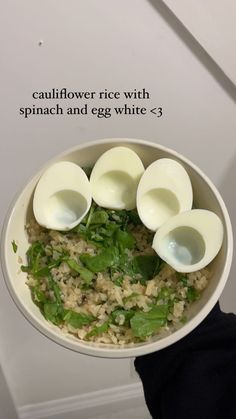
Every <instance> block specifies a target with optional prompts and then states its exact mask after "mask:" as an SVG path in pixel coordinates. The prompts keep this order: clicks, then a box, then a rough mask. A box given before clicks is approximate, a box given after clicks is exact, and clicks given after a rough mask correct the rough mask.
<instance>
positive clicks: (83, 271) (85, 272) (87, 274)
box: [66, 259, 94, 285]
mask: <svg viewBox="0 0 236 419" xmlns="http://www.w3.org/2000/svg"><path fill="white" fill-rule="evenodd" d="M66 263H67V264H68V266H69V267H70V268H71V269H72V270H73V271H75V272H77V273H78V274H80V276H81V278H82V279H83V280H84V281H85V283H86V284H87V285H88V284H90V283H91V281H92V280H93V278H94V274H93V272H91V271H90V270H89V269H87V268H85V267H84V266H81V265H79V264H78V263H77V262H76V261H75V260H74V259H68V260H67V261H66Z"/></svg>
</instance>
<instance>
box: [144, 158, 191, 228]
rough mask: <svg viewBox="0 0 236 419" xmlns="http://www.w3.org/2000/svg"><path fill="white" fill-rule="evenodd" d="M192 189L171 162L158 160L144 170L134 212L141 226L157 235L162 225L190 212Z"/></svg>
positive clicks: (181, 170)
mask: <svg viewBox="0 0 236 419" xmlns="http://www.w3.org/2000/svg"><path fill="white" fill-rule="evenodd" d="M192 203H193V191H192V185H191V181H190V178H189V175H188V173H187V172H186V170H185V169H184V167H183V166H182V165H181V164H180V163H178V162H177V161H175V160H173V159H167V158H163V159H159V160H156V161H154V162H153V163H151V164H150V166H148V167H147V169H146V170H145V172H144V174H143V176H142V177H141V180H140V182H139V185H138V190H137V210H138V214H139V217H140V219H141V220H142V222H143V224H144V225H145V226H146V227H147V228H149V229H150V230H152V231H156V230H157V229H158V228H159V227H160V226H161V225H162V224H163V223H164V222H165V221H167V220H168V219H169V218H170V217H173V216H174V215H176V214H179V213H180V212H183V211H187V210H190V209H191V208H192Z"/></svg>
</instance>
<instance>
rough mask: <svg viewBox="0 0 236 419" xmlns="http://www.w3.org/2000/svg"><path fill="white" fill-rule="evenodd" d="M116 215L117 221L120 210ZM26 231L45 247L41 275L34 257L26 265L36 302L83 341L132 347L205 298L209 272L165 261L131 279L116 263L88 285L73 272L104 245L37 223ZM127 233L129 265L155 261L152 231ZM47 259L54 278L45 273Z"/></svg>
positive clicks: (139, 228) (173, 324)
mask: <svg viewBox="0 0 236 419" xmlns="http://www.w3.org/2000/svg"><path fill="white" fill-rule="evenodd" d="M110 212H112V211H110ZM112 213H113V222H114V223H115V219H116V212H115V211H113V212H112ZM26 228H27V233H28V237H29V241H30V243H31V245H34V244H36V245H37V244H38V243H40V246H41V247H40V246H39V249H41V250H40V251H39V252H38V253H37V255H38V254H40V256H37V257H38V260H40V269H41V271H40V273H39V271H38V273H37V274H35V272H36V271H35V270H34V272H32V270H30V269H29V264H30V262H32V260H31V261H30V260H29V259H30V257H29V254H28V266H26V267H23V269H24V270H25V271H26V272H27V277H28V278H27V285H28V286H29V287H30V289H31V292H32V297H33V300H34V302H35V303H36V304H37V305H38V306H39V307H40V309H41V311H42V313H43V314H44V316H45V317H46V319H47V320H49V321H52V322H53V323H54V324H56V325H57V326H58V327H60V328H61V330H62V331H63V332H65V333H71V334H73V335H74V336H76V337H77V338H78V339H80V340H85V341H92V342H97V343H104V344H114V345H127V344H134V343H137V342H142V341H148V340H150V339H151V338H152V337H153V336H157V335H159V336H161V335H162V334H163V333H164V334H165V333H168V332H170V331H171V330H173V328H177V327H179V326H180V325H181V324H182V323H184V322H185V321H186V310H187V308H188V307H189V305H190V304H192V302H193V301H194V300H196V299H198V298H200V295H201V293H202V291H203V290H204V289H205V288H206V287H207V284H208V280H209V277H210V273H209V270H208V269H202V270H200V271H197V272H194V273H189V274H179V273H177V272H176V271H175V270H174V269H173V268H172V267H170V266H169V265H167V264H166V263H165V262H163V261H161V260H159V261H158V263H159V266H158V269H157V270H156V272H155V273H154V276H153V277H151V278H150V277H149V278H148V279H145V278H142V276H141V274H140V273H139V272H136V273H135V275H132V274H130V273H129V270H127V271H126V272H125V271H122V272H121V271H119V270H117V269H116V267H114V266H113V265H111V266H110V267H109V268H107V269H104V270H103V271H101V272H93V273H92V274H91V276H92V279H91V278H90V277H89V280H87V282H86V281H85V279H84V277H83V276H84V275H82V276H81V274H80V273H79V272H78V270H77V271H76V269H73V268H76V267H77V268H78V266H79V265H80V266H82V267H83V268H86V269H88V267H87V266H86V265H85V264H83V263H82V262H81V260H83V258H81V255H86V257H87V258H89V261H91V260H92V258H94V257H95V256H96V255H99V254H100V253H101V247H99V246H97V245H96V243H95V242H93V240H87V239H86V238H85V237H84V235H83V234H80V232H74V231H69V232H66V233H65V232H63V233H62V232H58V231H53V230H46V229H44V228H42V227H41V226H39V225H38V224H37V222H36V221H35V220H34V219H33V220H31V221H30V223H29V224H28V225H27V226H26ZM94 231H95V230H94ZM96 231H97V230H96ZM101 231H102V230H101ZM127 231H128V233H129V234H130V235H132V237H133V239H134V243H135V244H134V245H133V247H132V246H129V247H128V248H125V249H123V250H122V251H123V253H122V254H123V255H125V258H126V259H125V261H126V262H125V263H126V265H127V263H130V261H131V262H132V260H133V258H134V257H136V256H148V257H151V256H152V257H155V255H156V253H155V252H154V250H153V249H152V247H151V243H152V237H153V233H152V232H150V231H149V230H148V229H147V228H146V227H144V226H143V225H141V224H137V225H135V224H132V222H129V224H128V225H127ZM94 243H95V244H94ZM42 249H43V250H42ZM31 256H32V255H31ZM32 257H33V256H32ZM34 257H35V254H34ZM156 257H157V255H156ZM80 258H81V259H80ZM35 260H36V259H35ZM48 260H50V263H51V265H50V276H49V274H48V272H49V271H48V269H46V270H45V267H47V266H48ZM68 260H69V261H71V260H72V261H74V262H73V263H74V265H73V263H71V262H70V263H69V262H68ZM84 260H85V261H86V258H84ZM144 260H148V259H144ZM150 260H152V259H150ZM52 261H53V262H52ZM127 261H128V262H127ZM35 263H36V262H35ZM38 263H39V262H38ZM127 266H129V265H127ZM23 269H22V270H23ZM78 269H79V268H78ZM85 273H86V272H85ZM83 274H84V273H83ZM52 309H53V310H52ZM163 313H164V314H163ZM58 319H59V320H58Z"/></svg>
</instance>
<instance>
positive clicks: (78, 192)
mask: <svg viewBox="0 0 236 419" xmlns="http://www.w3.org/2000/svg"><path fill="white" fill-rule="evenodd" d="M91 202H92V195H91V189H90V184H89V180H88V178H87V176H86V174H85V172H84V171H83V169H81V167H79V166H78V165H77V164H75V163H72V162H68V161H62V162H58V163H55V164H53V165H52V166H51V167H49V168H48V169H47V170H46V171H45V172H44V173H43V175H42V176H41V178H40V179H39V182H38V184H37V186H36V189H35V192H34V198H33V211H34V216H35V218H36V220H37V222H38V224H40V225H41V226H43V227H46V228H48V229H53V230H61V231H63V230H70V229H71V228H73V227H75V226H76V225H77V224H78V223H79V222H80V221H81V219H82V218H83V217H84V216H85V215H86V214H87V212H88V211H89V208H90V206H91Z"/></svg>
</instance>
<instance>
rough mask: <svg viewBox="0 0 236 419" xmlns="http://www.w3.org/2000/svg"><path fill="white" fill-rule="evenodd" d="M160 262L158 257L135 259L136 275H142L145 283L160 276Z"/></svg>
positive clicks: (149, 256) (134, 268)
mask: <svg viewBox="0 0 236 419" xmlns="http://www.w3.org/2000/svg"><path fill="white" fill-rule="evenodd" d="M160 261H161V259H160V258H159V256H158V255H139V256H135V257H134V259H133V270H134V273H136V274H140V275H141V278H142V280H143V281H147V280H149V279H152V278H154V276H155V275H157V274H158V271H159V267H160Z"/></svg>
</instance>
